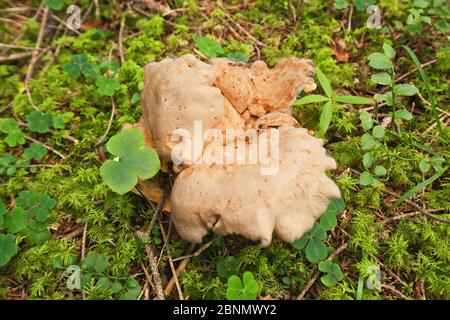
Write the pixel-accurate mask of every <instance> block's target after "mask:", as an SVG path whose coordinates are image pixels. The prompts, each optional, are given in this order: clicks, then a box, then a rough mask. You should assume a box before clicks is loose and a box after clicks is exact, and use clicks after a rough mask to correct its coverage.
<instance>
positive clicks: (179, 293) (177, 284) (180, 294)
mask: <svg viewBox="0 0 450 320" xmlns="http://www.w3.org/2000/svg"><path fill="white" fill-rule="evenodd" d="M160 228H161V233H162V236H163V238H164V243H165V244H166V243H168V242H169V239H168V237H167V235H166V231H165V230H164V228H163V227H162V225H161V223H160ZM167 256H168V258H169V265H170V270H171V271H172V277H173V278H174V280H175V286H176V287H177V291H178V297H179V299H180V300H184V298H183V291H182V290H181V286H180V281H179V280H178V275H177V271H176V270H175V266H174V264H173V260H172V255H171V254H170V253H169V254H168V255H167Z"/></svg>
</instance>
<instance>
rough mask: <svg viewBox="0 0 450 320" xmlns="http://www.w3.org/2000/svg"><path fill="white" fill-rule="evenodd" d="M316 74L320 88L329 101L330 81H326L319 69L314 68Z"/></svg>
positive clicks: (330, 92)
mask: <svg viewBox="0 0 450 320" xmlns="http://www.w3.org/2000/svg"><path fill="white" fill-rule="evenodd" d="M316 74H317V79H318V80H319V83H320V86H321V87H322V89H323V91H324V92H325V94H326V96H327V97H328V98H330V99H331V95H332V91H331V84H330V81H329V80H328V79H327V77H326V76H325V75H324V74H323V73H322V71H321V70H320V69H319V68H316Z"/></svg>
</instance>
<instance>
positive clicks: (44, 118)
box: [26, 110, 52, 133]
mask: <svg viewBox="0 0 450 320" xmlns="http://www.w3.org/2000/svg"><path fill="white" fill-rule="evenodd" d="M26 119H27V122H28V126H29V129H30V130H31V131H33V132H39V133H46V132H48V130H49V128H50V126H51V125H52V116H51V115H50V114H48V113H42V112H40V111H37V110H36V111H33V112H32V113H30V114H29V115H27V116H26Z"/></svg>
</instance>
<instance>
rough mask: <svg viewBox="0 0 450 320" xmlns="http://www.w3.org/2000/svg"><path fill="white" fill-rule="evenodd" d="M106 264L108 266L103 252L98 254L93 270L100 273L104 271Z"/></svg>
mask: <svg viewBox="0 0 450 320" xmlns="http://www.w3.org/2000/svg"><path fill="white" fill-rule="evenodd" d="M107 266H108V259H107V258H106V257H105V256H104V255H103V254H100V255H98V256H97V258H96V259H95V264H94V268H95V271H97V272H98V273H101V272H103V271H105V269H106V267H107Z"/></svg>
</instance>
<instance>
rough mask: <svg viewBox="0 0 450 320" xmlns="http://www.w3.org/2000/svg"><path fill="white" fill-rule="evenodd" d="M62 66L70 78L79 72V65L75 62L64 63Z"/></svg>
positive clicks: (76, 75)
mask: <svg viewBox="0 0 450 320" xmlns="http://www.w3.org/2000/svg"><path fill="white" fill-rule="evenodd" d="M62 68H63V70H64V72H66V73H67V74H68V75H69V76H71V77H72V78H78V77H79V76H80V74H81V68H80V65H79V64H77V63H65V64H63V65H62Z"/></svg>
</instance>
